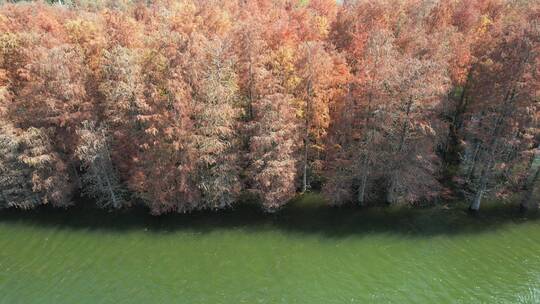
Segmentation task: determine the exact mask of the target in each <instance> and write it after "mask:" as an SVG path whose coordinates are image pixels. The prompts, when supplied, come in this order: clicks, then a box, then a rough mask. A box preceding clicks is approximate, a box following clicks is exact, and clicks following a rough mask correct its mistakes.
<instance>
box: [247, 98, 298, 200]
mask: <svg viewBox="0 0 540 304" xmlns="http://www.w3.org/2000/svg"><path fill="white" fill-rule="evenodd" d="M253 113H254V116H253V118H254V119H253V122H252V126H251V128H253V135H252V137H251V139H250V153H249V158H250V167H249V169H248V172H249V178H250V180H251V185H252V187H253V188H254V190H255V192H256V193H257V194H258V195H259V197H260V199H261V201H262V205H263V206H264V208H265V209H267V210H273V209H276V208H279V207H281V206H283V205H284V204H285V203H287V202H288V201H289V200H291V199H292V198H293V196H294V194H295V193H296V183H295V181H296V170H297V146H298V138H297V137H298V130H299V128H298V123H297V122H296V117H295V111H294V107H293V104H292V102H291V96H288V95H285V94H282V93H273V94H267V95H265V96H263V97H261V98H259V99H258V100H257V101H256V102H255V103H254V105H253Z"/></svg>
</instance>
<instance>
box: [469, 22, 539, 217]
mask: <svg viewBox="0 0 540 304" xmlns="http://www.w3.org/2000/svg"><path fill="white" fill-rule="evenodd" d="M494 30H495V31H497V32H496V33H495V34H494V39H495V43H494V44H493V48H492V49H491V51H490V52H489V53H488V54H487V55H486V56H484V57H483V58H482V60H481V61H480V62H479V65H478V68H477V69H476V70H475V75H474V85H473V88H474V95H473V96H472V98H474V108H473V111H474V112H473V114H472V115H473V116H472V118H471V122H470V123H469V126H468V128H467V131H468V149H467V151H466V152H467V153H466V154H465V161H466V163H465V170H466V177H467V178H468V184H469V186H470V188H471V192H472V199H471V205H470V209H471V210H473V211H478V210H479V208H480V204H481V201H482V198H483V197H484V196H485V195H486V194H487V193H488V192H490V191H492V190H500V189H501V186H502V183H501V181H504V180H506V179H507V177H506V175H507V173H508V170H504V168H505V167H507V166H509V165H511V164H510V163H511V161H512V157H510V158H509V157H508V155H509V154H510V156H511V155H516V154H515V152H517V151H516V150H520V149H521V148H519V147H520V146H523V145H521V144H520V141H523V139H524V138H523V137H522V136H521V134H522V133H523V131H524V129H526V128H527V127H528V125H529V124H530V123H537V121H535V120H534V119H532V120H531V119H530V116H531V115H534V116H537V115H538V114H537V113H538V107H537V105H536V103H537V96H536V94H537V92H538V88H539V83H538V78H537V75H538V74H537V73H538V68H537V65H538V56H539V55H538V54H539V53H538V42H539V41H540V39H539V37H540V36H539V33H540V31H539V30H538V27H537V26H536V25H535V24H534V22H531V23H525V24H515V23H510V24H506V25H502V27H501V28H500V29H497V28H495V29H494ZM516 142H517V143H516Z"/></svg>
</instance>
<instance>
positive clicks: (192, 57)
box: [0, 0, 540, 214]
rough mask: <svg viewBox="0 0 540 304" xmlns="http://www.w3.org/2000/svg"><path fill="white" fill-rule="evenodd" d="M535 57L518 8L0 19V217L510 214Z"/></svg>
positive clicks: (76, 3) (73, 9)
mask: <svg viewBox="0 0 540 304" xmlns="http://www.w3.org/2000/svg"><path fill="white" fill-rule="evenodd" d="M539 55H540V5H539V4H538V3H536V2H535V1H511V0H474V1H471V0H450V1H442V0H440V1H437V0H435V1H428V0H381V1H367V0H366V1H364V0H358V1H344V2H343V3H341V4H340V3H337V2H336V1H334V0H310V1H291V0H257V1H243V0H230V1H213V0H212V1H208V0H174V1H172V0H171V1H167V0H162V1H161V0H156V1H150V2H148V1H146V2H143V1H141V2H137V1H135V2H127V1H120V0H119V1H102V2H99V1H98V2H95V1H88V2H86V1H83V0H72V1H69V2H66V1H62V2H59V3H53V4H46V3H41V2H36V3H16V4H11V3H5V4H3V5H1V6H0V205H1V206H4V207H9V206H13V207H19V208H33V207H35V206H37V205H40V204H52V205H55V206H68V205H70V204H72V203H73V199H74V197H77V196H78V195H85V196H88V197H90V198H92V199H93V200H94V201H95V202H96V203H97V204H99V205H100V206H102V207H105V208H122V207H127V206H130V205H132V204H134V203H143V204H146V205H147V206H148V207H149V208H150V210H151V211H152V213H154V214H160V213H165V212H170V211H177V212H188V211H191V210H196V209H219V208H225V207H228V206H231V205H232V204H234V203H235V202H238V201H239V200H240V199H241V198H242V197H246V196H249V197H255V198H256V199H257V201H258V202H260V204H261V205H262V206H263V208H265V209H266V210H269V211H271V210H275V209H277V208H279V207H281V206H283V205H284V204H286V203H287V202H288V201H289V200H290V199H291V198H293V197H294V196H295V195H296V193H298V192H303V191H308V190H310V189H320V190H321V191H322V192H323V193H324V194H325V195H326V196H327V198H328V201H329V202H330V203H331V204H343V203H348V202H356V203H358V204H360V205H368V204H377V203H387V204H398V203H408V204H418V203H422V202H436V201H438V200H447V199H451V198H455V197H465V198H467V199H469V200H470V201H471V208H472V209H475V210H477V209H478V208H479V207H480V203H481V200H482V198H484V197H486V196H508V195H511V194H516V193H519V194H520V195H521V196H520V197H522V200H523V202H522V206H523V207H524V208H527V207H528V206H529V203H530V201H532V200H533V197H534V195H535V191H536V190H538V184H539V179H540V178H539V175H540V173H539V171H540V149H539V145H540V124H539V119H540V109H539V107H540V105H539V92H540V82H539V73H540V68H539V66H540V56H539Z"/></svg>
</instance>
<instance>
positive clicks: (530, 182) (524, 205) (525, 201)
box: [519, 157, 540, 210]
mask: <svg viewBox="0 0 540 304" xmlns="http://www.w3.org/2000/svg"><path fill="white" fill-rule="evenodd" d="M534 159H536V157H533V162H534ZM533 172H534V174H533V175H532V176H531V177H529V178H528V179H527V181H526V182H525V194H524V195H523V198H522V199H521V203H520V206H519V207H520V209H521V210H528V209H529V206H530V203H531V199H532V196H533V193H534V188H535V185H536V183H537V182H538V180H539V179H540V166H538V167H537V168H536V170H534V171H533Z"/></svg>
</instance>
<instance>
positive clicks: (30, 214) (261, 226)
mask: <svg viewBox="0 0 540 304" xmlns="http://www.w3.org/2000/svg"><path fill="white" fill-rule="evenodd" d="M539 219H540V214H539V213H538V212H534V213H527V214H523V213H521V212H520V211H519V208H517V206H516V205H515V204H510V203H508V204H503V203H499V204H493V205H488V206H485V207H484V208H483V209H482V210H481V212H480V213H477V214H471V213H469V212H468V211H467V210H466V206H465V205H463V204H459V203H456V204H454V205H452V207H450V208H442V207H431V208H406V207H401V208H378V207H372V208H359V207H357V206H344V207H339V208H337V207H328V206H325V205H324V204H322V202H321V201H320V199H318V198H317V197H316V196H314V195H308V196H307V197H305V198H303V199H298V200H296V201H295V202H293V203H291V204H290V205H289V206H288V207H286V208H285V209H283V210H281V211H280V212H278V213H275V214H267V213H264V212H262V211H261V210H260V209H259V208H258V207H256V206H255V205H249V204H245V205H240V206H237V207H236V208H234V209H230V210H222V211H219V212H212V211H201V212H195V213H191V214H168V215H163V216H152V215H150V214H148V210H147V209H145V208H142V207H135V208H132V209H127V210H121V211H113V212H107V211H105V210H101V209H97V208H95V207H91V204H79V205H77V206H75V207H71V208H69V209H57V208H51V207H47V206H44V207H41V208H38V209H36V210H31V211H23V210H16V209H7V210H2V211H0V223H20V224H24V225H37V226H44V227H54V228H69V229H84V230H89V231H92V230H103V231H110V232H123V231H135V230H139V231H140V230H143V231H148V232H150V233H167V232H175V231H191V232H196V233H207V232H212V231H216V230H219V229H243V230H245V231H246V232H248V233H249V232H260V231H272V230H274V231H275V230H279V231H284V232H291V233H300V234H318V235H321V236H324V237H333V238H339V237H346V236H350V235H360V236H361V235H363V234H373V233H388V234H400V235H407V236H410V237H429V236H437V235H456V234H473V233H482V232H486V231H493V230H496V229H498V228H502V227H504V226H505V225H507V224H521V223H525V222H531V221H538V220H539Z"/></svg>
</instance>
